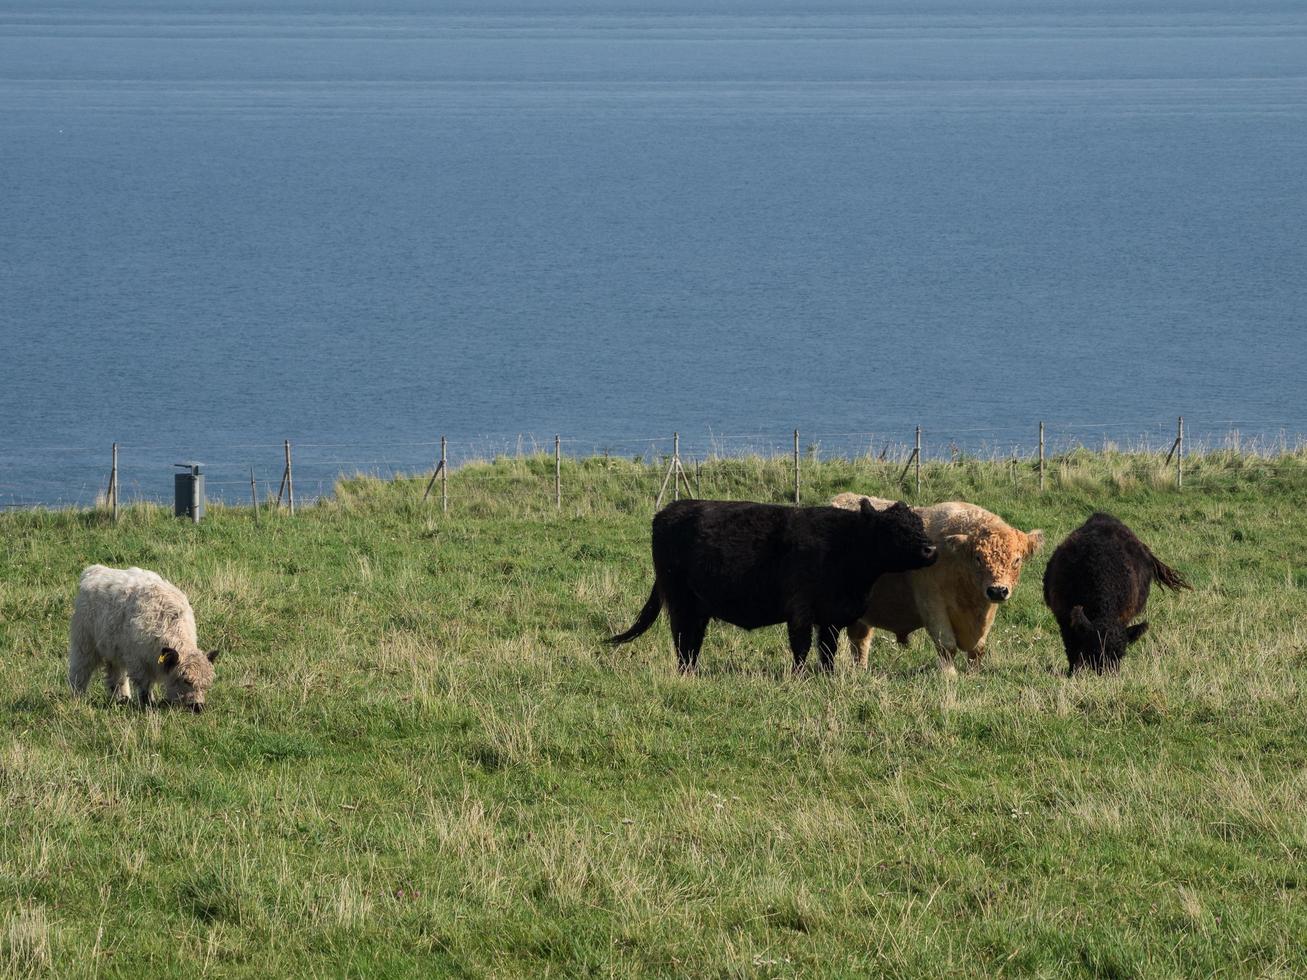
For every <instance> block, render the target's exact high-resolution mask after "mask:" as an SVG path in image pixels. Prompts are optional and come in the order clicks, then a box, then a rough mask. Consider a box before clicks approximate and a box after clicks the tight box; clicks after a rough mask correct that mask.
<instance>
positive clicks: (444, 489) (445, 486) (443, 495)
mask: <svg viewBox="0 0 1307 980" xmlns="http://www.w3.org/2000/svg"><path fill="white" fill-rule="evenodd" d="M445 449H446V446H445V437H444V436H441V437H440V511H441V513H442V514H448V513H449V457H448V456H447V455H446V452H445Z"/></svg>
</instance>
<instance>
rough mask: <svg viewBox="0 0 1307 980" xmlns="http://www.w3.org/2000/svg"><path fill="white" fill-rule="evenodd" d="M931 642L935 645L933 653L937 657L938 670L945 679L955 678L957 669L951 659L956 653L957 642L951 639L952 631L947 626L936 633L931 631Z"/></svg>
mask: <svg viewBox="0 0 1307 980" xmlns="http://www.w3.org/2000/svg"><path fill="white" fill-rule="evenodd" d="M930 638H931V640H933V641H934V643H935V653H936V654H937V655H938V656H939V669H940V673H942V674H943V675H944V676H945V677H957V676H958V669H957V667H956V666H954V663H953V658H954V657H956V656H957V653H958V641H957V640H956V639H954V637H953V630H952V628H951V627H949V626H948V625H947V624H945V625H944V626H942V627H941V628H940V629H939V630H938V631H936V630H931V633H930Z"/></svg>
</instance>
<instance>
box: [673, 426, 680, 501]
mask: <svg viewBox="0 0 1307 980" xmlns="http://www.w3.org/2000/svg"><path fill="white" fill-rule="evenodd" d="M680 468H681V434H680V433H679V432H673V433H672V499H673V500H680V499H681V481H680V480H679V479H678V478H677V474H676V471H677V470H679V469H680Z"/></svg>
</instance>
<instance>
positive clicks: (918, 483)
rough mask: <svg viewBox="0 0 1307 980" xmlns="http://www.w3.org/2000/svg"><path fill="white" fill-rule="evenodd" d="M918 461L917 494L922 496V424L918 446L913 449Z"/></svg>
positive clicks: (919, 429)
mask: <svg viewBox="0 0 1307 980" xmlns="http://www.w3.org/2000/svg"><path fill="white" fill-rule="evenodd" d="M912 456H913V458H914V459H915V460H916V461H917V496H918V497H920V496H921V426H917V447H916V448H915V449H914V450H913V451H912Z"/></svg>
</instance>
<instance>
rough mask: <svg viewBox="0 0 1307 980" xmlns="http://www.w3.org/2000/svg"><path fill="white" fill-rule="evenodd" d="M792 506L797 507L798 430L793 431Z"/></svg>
mask: <svg viewBox="0 0 1307 980" xmlns="http://www.w3.org/2000/svg"><path fill="white" fill-rule="evenodd" d="M794 506H795V507H798V506H799V430H798V429H795V430H794Z"/></svg>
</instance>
